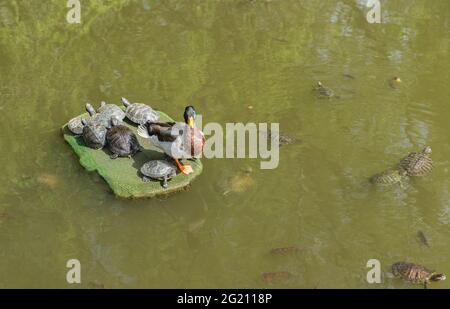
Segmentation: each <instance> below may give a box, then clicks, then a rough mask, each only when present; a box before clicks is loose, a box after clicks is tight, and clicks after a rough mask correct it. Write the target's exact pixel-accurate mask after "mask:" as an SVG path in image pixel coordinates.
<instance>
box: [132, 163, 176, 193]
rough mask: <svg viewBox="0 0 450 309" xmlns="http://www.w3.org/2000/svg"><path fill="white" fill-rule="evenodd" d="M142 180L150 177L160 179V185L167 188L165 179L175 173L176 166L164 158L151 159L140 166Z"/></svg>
mask: <svg viewBox="0 0 450 309" xmlns="http://www.w3.org/2000/svg"><path fill="white" fill-rule="evenodd" d="M140 171H141V174H142V175H143V176H142V181H144V182H149V181H150V179H156V180H160V181H161V186H162V187H163V188H167V181H168V180H170V179H172V178H173V177H175V176H176V175H177V167H176V166H175V165H173V164H171V163H169V162H167V161H165V160H152V161H149V162H147V163H145V164H144V165H143V166H142V167H141V170H140Z"/></svg>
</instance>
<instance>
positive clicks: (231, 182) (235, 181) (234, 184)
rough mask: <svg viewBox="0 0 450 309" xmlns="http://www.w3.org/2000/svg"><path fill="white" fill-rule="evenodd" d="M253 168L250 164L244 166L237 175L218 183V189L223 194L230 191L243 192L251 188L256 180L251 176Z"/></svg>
mask: <svg viewBox="0 0 450 309" xmlns="http://www.w3.org/2000/svg"><path fill="white" fill-rule="evenodd" d="M252 172H253V169H252V168H251V167H250V166H247V167H244V168H243V169H242V170H241V171H239V172H238V173H236V174H235V175H233V176H231V177H229V178H227V179H225V180H224V181H222V182H220V183H219V184H218V189H219V191H220V193H221V194H222V195H228V194H230V193H243V192H245V191H247V190H248V189H249V188H251V187H252V186H253V185H254V183H255V180H254V179H253V177H252V176H251V173H252Z"/></svg>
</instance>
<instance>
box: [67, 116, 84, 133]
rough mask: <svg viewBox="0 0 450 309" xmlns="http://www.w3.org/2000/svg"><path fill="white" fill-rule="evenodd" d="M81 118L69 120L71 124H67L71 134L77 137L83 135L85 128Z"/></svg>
mask: <svg viewBox="0 0 450 309" xmlns="http://www.w3.org/2000/svg"><path fill="white" fill-rule="evenodd" d="M81 119H82V118H81V116H78V117H75V118H72V119H70V120H69V122H68V123H67V127H68V128H69V130H70V132H72V133H73V134H75V135H81V134H83V128H84V125H83V123H82V122H81Z"/></svg>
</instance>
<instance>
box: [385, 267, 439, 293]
mask: <svg viewBox="0 0 450 309" xmlns="http://www.w3.org/2000/svg"><path fill="white" fill-rule="evenodd" d="M392 274H393V275H394V276H395V277H399V278H402V279H403V280H405V281H408V282H411V283H415V284H423V285H424V288H425V289H426V288H427V285H428V284H429V283H430V282H433V281H443V280H445V279H446V277H445V275H444V274H442V273H436V272H435V271H431V270H428V269H427V268H425V267H424V266H422V265H419V264H414V263H408V262H397V263H394V264H393V265H392Z"/></svg>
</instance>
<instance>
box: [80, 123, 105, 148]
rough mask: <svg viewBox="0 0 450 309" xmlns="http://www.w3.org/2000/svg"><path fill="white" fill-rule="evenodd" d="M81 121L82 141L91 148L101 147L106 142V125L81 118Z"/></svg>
mask: <svg viewBox="0 0 450 309" xmlns="http://www.w3.org/2000/svg"><path fill="white" fill-rule="evenodd" d="M81 122H82V123H83V126H84V127H83V140H84V143H85V144H86V145H87V146H88V147H90V148H93V149H101V148H103V146H105V143H106V131H107V129H106V127H105V126H104V125H102V124H101V123H99V122H96V121H89V122H88V121H86V120H84V119H82V120H81Z"/></svg>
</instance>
